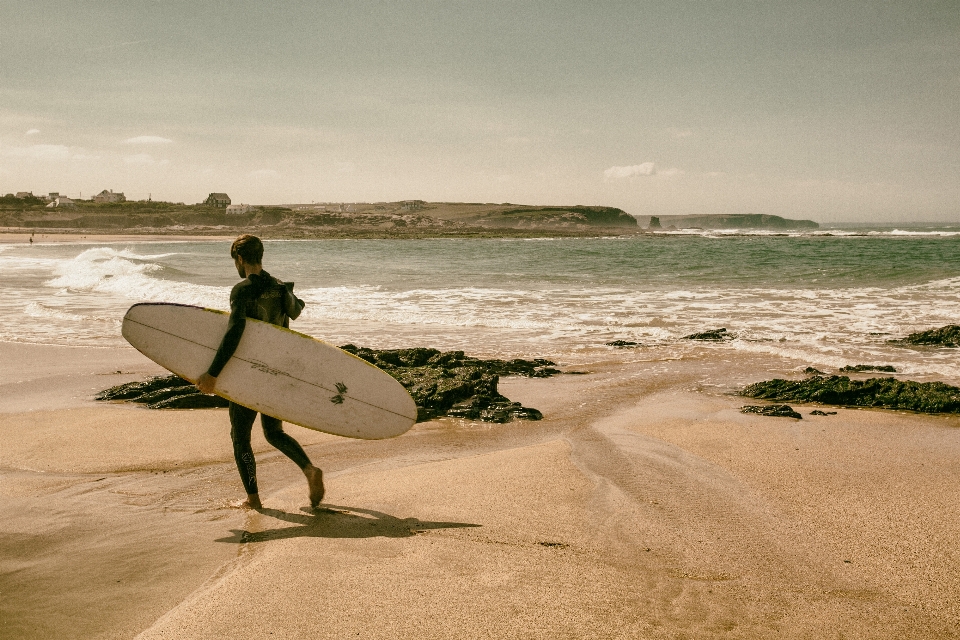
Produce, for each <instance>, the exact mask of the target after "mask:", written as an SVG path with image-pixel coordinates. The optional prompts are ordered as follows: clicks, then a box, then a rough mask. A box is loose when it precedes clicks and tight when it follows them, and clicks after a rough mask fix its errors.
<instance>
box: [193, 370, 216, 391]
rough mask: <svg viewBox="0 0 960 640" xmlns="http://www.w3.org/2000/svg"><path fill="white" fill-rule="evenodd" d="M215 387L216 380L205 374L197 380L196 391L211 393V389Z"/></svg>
mask: <svg viewBox="0 0 960 640" xmlns="http://www.w3.org/2000/svg"><path fill="white" fill-rule="evenodd" d="M216 386H217V379H216V378H214V377H213V376H212V375H210V374H209V373H205V374H203V375H202V376H200V378H199V379H198V380H197V389H200V393H207V394H210V393H213V388H214V387H216Z"/></svg>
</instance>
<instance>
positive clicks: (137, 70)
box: [0, 0, 960, 224]
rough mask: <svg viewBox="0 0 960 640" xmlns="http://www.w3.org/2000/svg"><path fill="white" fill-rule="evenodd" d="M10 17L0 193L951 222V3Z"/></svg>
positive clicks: (317, 7) (275, 9)
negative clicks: (221, 195)
mask: <svg viewBox="0 0 960 640" xmlns="http://www.w3.org/2000/svg"><path fill="white" fill-rule="evenodd" d="M225 7H226V5H223V4H221V3H210V2H199V3H185V2H175V1H169V2H160V1H159V0H144V1H140V2H132V3H131V2H118V1H116V0H108V1H105V2H97V3H91V2H80V3H71V4H63V3H54V2H49V1H40V2H36V3H31V4H29V5H24V4H22V3H16V4H15V3H13V2H9V0H5V1H3V2H0V20H2V22H3V24H4V26H5V29H4V35H3V37H2V44H0V56H2V65H0V78H2V83H0V192H2V193H7V192H16V191H33V192H34V193H35V194H38V195H39V194H45V193H48V192H50V191H59V192H61V193H64V194H67V195H72V196H77V195H79V193H80V192H83V194H84V195H85V196H86V197H89V196H90V195H92V194H94V193H96V192H99V191H100V190H102V189H113V190H115V191H123V192H124V193H126V195H127V197H128V198H130V199H145V198H147V196H148V194H150V195H152V197H153V199H155V200H168V201H174V202H178V201H182V202H186V203H195V202H200V201H202V200H203V199H204V198H205V197H206V195H207V194H208V193H210V192H219V191H223V192H226V193H228V194H229V195H230V196H231V198H232V199H233V201H234V202H245V203H251V204H280V203H290V202H304V203H306V202H311V201H317V202H375V201H397V200H406V199H421V200H426V201H446V202H458V201H459V202H513V203H520V204H541V205H551V204H563V205H573V204H583V205H605V206H614V207H620V208H622V209H624V210H625V211H627V212H628V213H630V214H633V215H636V216H650V215H656V216H665V215H702V214H712V213H765V214H772V215H780V216H784V217H788V218H805V219H811V220H816V221H818V222H821V223H837V222H840V221H843V222H849V223H871V222H873V223H877V224H895V223H900V224H906V223H913V224H936V223H938V222H957V221H960V170H958V169H960V128H958V126H957V116H956V105H957V104H960V37H958V36H960V11H957V6H956V3H954V2H951V1H946V0H945V1H939V2H921V3H881V2H868V3H858V4H856V5H847V4H844V5H840V6H837V5H836V4H835V3H830V2H825V1H806V2H800V3H792V4H790V5H778V4H770V3H762V2H741V3H737V4H735V5H726V4H725V5H722V6H721V5H716V4H708V5H693V4H690V3H682V2H659V3H653V2H609V1H608V2H600V3H594V4H591V5H589V6H585V5H581V3H576V2H572V1H564V2H535V3H530V2H527V3H517V2H487V3H462V2H417V3H403V4H402V5H397V4H394V3H387V2H355V3H350V4H349V5H348V6H347V5H328V4H326V3H317V4H313V5H308V4H300V3H290V2H280V3H272V4H270V5H265V4H262V3H254V2H236V3H232V4H231V5H230V11H227V10H226V9H225Z"/></svg>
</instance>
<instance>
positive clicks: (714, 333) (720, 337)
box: [683, 328, 736, 342]
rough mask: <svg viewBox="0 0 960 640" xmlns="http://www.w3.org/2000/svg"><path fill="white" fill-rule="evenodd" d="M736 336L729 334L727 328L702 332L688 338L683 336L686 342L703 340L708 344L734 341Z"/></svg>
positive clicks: (692, 334)
mask: <svg viewBox="0 0 960 640" xmlns="http://www.w3.org/2000/svg"><path fill="white" fill-rule="evenodd" d="M735 337H736V336H735V335H734V334H732V333H728V332H727V330H726V329H725V328H720V329H710V330H709V331H701V332H700V333H691V334H690V335H688V336H683V339H684V340H703V341H706V342H723V341H724V340H733V339H734V338H735Z"/></svg>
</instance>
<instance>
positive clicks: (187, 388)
mask: <svg viewBox="0 0 960 640" xmlns="http://www.w3.org/2000/svg"><path fill="white" fill-rule="evenodd" d="M96 399H97V400H125V401H127V402H136V403H138V404H145V405H147V406H148V407H149V408H151V409H210V408H215V407H226V406H227V405H228V404H229V402H227V400H225V399H223V398H221V397H220V396H208V395H204V394H202V393H200V391H199V389H197V388H196V387H195V386H193V383H192V382H190V381H188V380H184V379H183V378H181V377H180V376H175V375H171V376H155V377H153V378H150V379H148V380H144V381H143V382H128V383H126V384H120V385H117V386H115V387H110V388H109V389H105V390H103V391H101V392H100V393H98V394H97V395H96Z"/></svg>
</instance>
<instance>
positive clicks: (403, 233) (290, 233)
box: [0, 227, 667, 244]
mask: <svg viewBox="0 0 960 640" xmlns="http://www.w3.org/2000/svg"><path fill="white" fill-rule="evenodd" d="M244 233H251V234H253V235H256V236H258V237H260V238H262V239H263V240H426V239H439V238H444V239H446V238H462V239H483V238H490V239H499V238H517V239H524V238H610V237H621V236H623V237H633V236H644V235H658V234H651V233H648V232H647V231H645V230H641V229H633V230H629V229H618V228H604V227H595V228H583V229H563V228H554V229H550V228H544V229H533V228H530V229H524V228H502V229H500V228H486V227H470V228H465V229H446V228H443V227H438V228H429V227H427V228H401V229H376V228H374V229H369V228H364V227H358V228H348V229H343V228H337V227H318V228H313V229H302V228H295V229H271V228H270V227H255V228H244V227H238V228H236V229H233V230H230V231H226V230H224V229H190V230H180V229H177V230H173V229H171V230H165V229H149V230H144V231H142V232H138V231H136V230H135V229H75V230H74V229H64V228H52V229H46V228H39V227H38V228H36V230H33V231H24V228H23V227H21V228H14V227H0V244H19V243H28V242H29V238H30V237H31V236H33V237H34V242H38V240H37V238H38V237H43V238H44V240H43V241H44V242H76V241H77V240H76V239H77V238H82V239H84V240H85V241H87V242H154V241H156V242H164V241H167V242H169V241H172V240H176V241H204V240H211V241H222V240H233V239H234V238H236V237H237V236H238V235H241V234H244ZM659 235H667V234H659ZM104 238H106V239H105V240H104Z"/></svg>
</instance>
